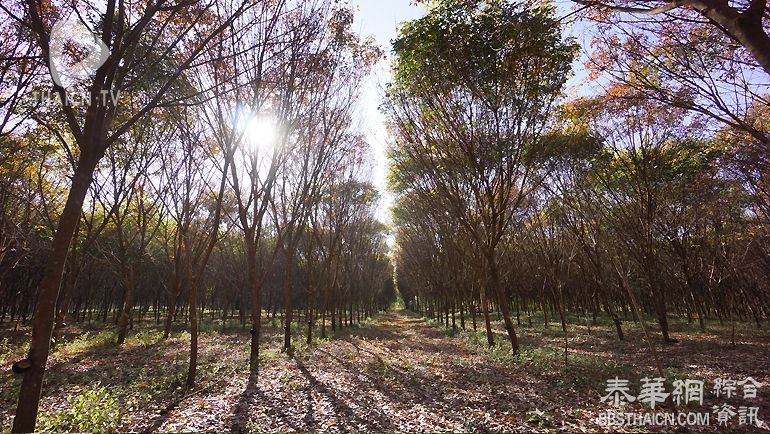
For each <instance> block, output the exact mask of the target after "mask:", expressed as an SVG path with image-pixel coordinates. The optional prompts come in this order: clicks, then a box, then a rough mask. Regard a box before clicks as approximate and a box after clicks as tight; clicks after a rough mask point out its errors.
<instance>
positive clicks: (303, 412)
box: [143, 313, 590, 432]
mask: <svg viewBox="0 0 770 434" xmlns="http://www.w3.org/2000/svg"><path fill="white" fill-rule="evenodd" d="M481 357H482V356H480V355H477V354H474V352H473V351H472V350H471V349H469V348H468V347H467V346H466V344H465V343H464V342H463V341H462V340H460V339H452V338H450V337H448V336H446V335H445V334H444V333H442V332H440V331H439V330H436V329H434V328H431V327H429V326H427V325H426V324H425V323H424V322H423V321H422V320H421V319H419V318H416V317H412V316H407V315H406V314H402V313H393V314H387V315H383V316H382V317H380V319H379V320H378V321H377V324H376V326H373V327H371V328H364V329H361V330H359V331H358V332H356V334H355V336H350V337H346V338H343V339H338V340H335V341H332V342H326V343H324V344H322V345H320V346H319V347H318V348H315V349H313V350H311V351H308V352H306V353H304V354H303V355H302V356H301V357H298V358H296V359H287V358H281V359H279V360H277V361H275V362H274V363H271V365H272V366H270V367H268V368H266V369H264V370H263V372H262V373H261V375H260V379H259V383H258V385H257V388H256V390H255V391H254V392H253V393H244V390H245V389H246V378H245V375H242V374H239V375H237V376H234V377H233V378H232V379H231V380H229V381H228V383H227V385H226V386H222V387H221V388H219V389H218V390H216V391H213V393H208V394H202V395H201V396H200V397H191V398H188V399H185V400H184V401H183V402H180V403H178V406H177V407H175V408H174V409H173V410H170V411H169V412H167V413H165V414H164V415H163V417H162V418H161V419H159V420H155V421H153V422H152V423H151V424H150V425H147V426H145V427H143V429H146V430H153V431H191V430H192V431H223V430H244V429H245V430H249V431H348V432H349V431H410V432H414V431H433V432H435V431H511V430H531V429H533V428H537V425H535V426H533V425H532V424H531V422H529V423H528V422H527V421H526V418H527V415H526V413H527V411H528V410H530V409H532V410H534V409H535V408H537V409H539V410H544V411H546V412H548V413H549V414H554V413H556V416H557V418H558V419H559V422H558V425H561V424H562V423H563V421H567V420H573V421H574V422H575V425H573V426H574V427H575V428H577V426H579V425H583V426H585V424H586V419H587V418H588V417H590V416H588V415H581V414H575V413H574V412H578V413H580V410H575V409H572V410H568V409H563V407H561V406H560V405H559V403H554V402H553V401H554V397H551V398H550V399H549V400H546V399H544V398H543V397H542V396H541V395H540V393H539V392H538V391H539V390H542V389H543V387H542V386H543V385H541V384H538V380H537V379H535V378H532V377H530V378H526V379H524V378H519V379H516V378H513V375H512V373H511V370H510V369H507V370H506V369H504V368H503V367H500V366H495V365H494V364H492V363H489V362H488V360H481V359H480V358H481ZM556 399H558V398H556ZM546 401H548V402H546ZM560 412H561V413H560ZM564 412H573V413H571V414H568V413H564ZM558 425H557V426H558ZM571 425H572V424H570V423H568V422H567V424H566V426H567V427H569V426H571Z"/></svg>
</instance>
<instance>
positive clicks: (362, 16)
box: [347, 0, 589, 223]
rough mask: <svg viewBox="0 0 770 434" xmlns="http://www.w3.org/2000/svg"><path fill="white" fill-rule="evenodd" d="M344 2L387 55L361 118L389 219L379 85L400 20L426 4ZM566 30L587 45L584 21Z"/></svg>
mask: <svg viewBox="0 0 770 434" xmlns="http://www.w3.org/2000/svg"><path fill="white" fill-rule="evenodd" d="M553 1H554V4H555V5H556V6H557V10H558V12H557V14H558V15H560V16H564V15H566V14H568V13H569V12H570V11H571V10H572V7H573V5H574V3H573V2H572V1H570V0H553ZM347 3H349V4H350V5H352V6H353V7H354V8H355V9H356V14H355V21H354V23H353V29H354V30H355V31H356V32H357V33H358V34H360V35H361V36H369V35H371V36H374V37H375V39H376V40H377V42H378V44H379V45H380V46H381V47H382V48H383V49H384V50H385V52H386V53H387V55H388V56H387V58H386V59H383V60H382V61H380V63H379V65H378V66H377V68H376V69H375V71H374V73H373V74H372V75H371V76H370V77H369V78H368V80H367V82H366V85H365V88H364V89H363V95H362V98H361V103H360V107H361V113H360V121H361V124H362V128H363V131H364V133H365V134H366V135H367V137H368V140H369V144H370V146H371V152H372V161H373V166H374V167H373V168H372V171H371V178H370V180H371V181H372V182H373V183H374V185H375V187H377V189H378V190H380V194H381V200H380V205H379V210H378V218H379V219H380V220H381V221H383V222H385V223H390V212H389V208H390V205H391V204H392V202H393V198H392V196H391V195H389V194H388V193H387V191H386V183H385V177H386V173H387V156H386V152H387V146H388V137H387V134H386V131H385V127H384V117H383V116H382V114H381V113H380V112H379V109H378V107H379V105H380V103H381V102H382V98H383V94H382V90H381V89H382V87H383V86H384V85H385V84H386V83H387V82H388V81H389V79H390V73H389V65H390V41H391V40H392V39H393V38H394V37H395V36H396V32H397V29H398V26H399V24H401V23H403V22H406V21H411V20H414V19H416V18H419V17H421V16H423V15H424V14H425V8H424V6H422V5H416V4H414V0H347ZM565 34H566V35H567V36H573V37H576V38H577V39H578V42H579V43H580V44H581V45H582V46H583V47H587V46H588V39H589V36H588V32H587V29H586V27H585V26H584V25H582V24H573V25H568V26H567V28H566V29H565ZM584 56H585V54H584ZM584 56H583V57H582V58H581V59H580V60H578V61H576V62H575V65H574V66H573V67H574V70H575V73H576V74H575V76H574V77H573V79H572V80H570V82H569V83H567V93H568V94H572V95H574V94H575V93H580V92H582V91H584V90H585V86H581V84H582V81H583V79H584V78H585V76H586V74H585V70H584V68H583V67H582V62H583V61H584V60H585V57H584Z"/></svg>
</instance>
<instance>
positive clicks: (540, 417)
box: [527, 408, 553, 428]
mask: <svg viewBox="0 0 770 434" xmlns="http://www.w3.org/2000/svg"><path fill="white" fill-rule="evenodd" d="M527 423H531V424H533V425H537V427H538V428H548V427H551V426H553V418H552V417H551V416H550V415H548V413H546V412H544V411H542V410H539V409H537V408H536V409H534V410H529V411H528V412H527Z"/></svg>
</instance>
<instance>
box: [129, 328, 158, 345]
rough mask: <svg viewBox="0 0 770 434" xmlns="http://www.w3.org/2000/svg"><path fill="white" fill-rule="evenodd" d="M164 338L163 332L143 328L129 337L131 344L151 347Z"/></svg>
mask: <svg viewBox="0 0 770 434" xmlns="http://www.w3.org/2000/svg"><path fill="white" fill-rule="evenodd" d="M161 339H163V332H161V331H153V330H141V331H139V332H137V333H136V334H135V335H134V336H132V337H130V338H129V342H130V343H131V344H136V345H140V346H143V347H149V346H152V345H155V344H157V343H158V342H160V340H161Z"/></svg>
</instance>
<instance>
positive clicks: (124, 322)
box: [118, 265, 136, 345]
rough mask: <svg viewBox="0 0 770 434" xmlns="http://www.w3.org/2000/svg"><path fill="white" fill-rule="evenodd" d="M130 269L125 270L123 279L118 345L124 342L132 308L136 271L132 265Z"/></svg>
mask: <svg viewBox="0 0 770 434" xmlns="http://www.w3.org/2000/svg"><path fill="white" fill-rule="evenodd" d="M129 267H130V269H129V270H126V273H125V275H124V279H123V281H124V282H125V285H126V293H125V295H124V296H123V307H122V308H121V310H120V316H119V319H118V345H123V343H124V342H126V335H127V334H128V323H129V321H130V320H131V311H132V310H133V309H134V286H135V285H136V283H135V281H136V272H135V270H134V267H133V265H130V266H129Z"/></svg>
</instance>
